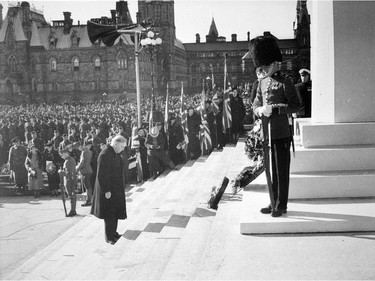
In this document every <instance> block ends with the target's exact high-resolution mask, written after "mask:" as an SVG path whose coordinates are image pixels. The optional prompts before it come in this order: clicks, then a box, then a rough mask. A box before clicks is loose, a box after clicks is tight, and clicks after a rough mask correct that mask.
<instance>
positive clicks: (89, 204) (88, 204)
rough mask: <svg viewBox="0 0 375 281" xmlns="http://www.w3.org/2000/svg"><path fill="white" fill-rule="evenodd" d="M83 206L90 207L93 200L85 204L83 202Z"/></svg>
mask: <svg viewBox="0 0 375 281" xmlns="http://www.w3.org/2000/svg"><path fill="white" fill-rule="evenodd" d="M81 206H82V207H89V206H91V202H85V203H83V204H81Z"/></svg>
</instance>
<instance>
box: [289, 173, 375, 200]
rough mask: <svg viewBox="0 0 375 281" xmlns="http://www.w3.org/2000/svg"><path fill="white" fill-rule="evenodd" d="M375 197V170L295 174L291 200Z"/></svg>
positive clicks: (290, 189)
mask: <svg viewBox="0 0 375 281" xmlns="http://www.w3.org/2000/svg"><path fill="white" fill-rule="evenodd" d="M345 197H346V198H350V197H354V198H358V197H375V170H362V171H343V172H336V171H333V172H319V173H318V172H315V173H295V174H291V175H290V186H289V198H291V199H308V198H345Z"/></svg>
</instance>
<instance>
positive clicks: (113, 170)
mask: <svg viewBox="0 0 375 281" xmlns="http://www.w3.org/2000/svg"><path fill="white" fill-rule="evenodd" d="M125 146H126V139H125V138H124V137H123V136H120V135H118V136H115V137H114V138H113V139H112V141H111V144H110V145H108V146H107V147H106V148H105V149H104V150H103V151H102V152H101V153H100V154H99V157H98V166H97V174H96V181H95V187H94V196H93V200H92V207H91V214H93V215H94V216H96V217H97V218H99V219H104V227H105V239H106V241H107V243H110V244H112V245H113V244H115V243H116V242H117V240H118V239H119V238H120V237H121V236H120V234H118V232H117V225H118V220H119V219H121V220H124V219H126V218H127V214H126V202H125V169H124V159H123V157H122V155H121V152H122V151H123V150H124V148H125Z"/></svg>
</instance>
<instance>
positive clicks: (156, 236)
mask: <svg viewBox="0 0 375 281" xmlns="http://www.w3.org/2000/svg"><path fill="white" fill-rule="evenodd" d="M230 155H231V151H230V150H228V149H227V148H225V149H224V151H223V152H213V153H212V154H211V155H210V156H209V158H208V159H207V160H206V161H205V162H204V163H199V161H200V160H201V158H200V159H199V160H198V161H197V162H198V163H196V165H197V164H198V165H200V166H198V167H197V168H198V169H197V170H195V171H194V172H193V173H192V176H191V177H190V179H188V180H182V181H181V180H180V181H179V182H176V186H175V187H174V189H173V190H172V191H171V192H169V193H168V194H167V197H166V198H164V202H162V204H160V202H159V205H157V204H153V205H152V207H153V208H154V209H156V210H157V211H156V212H155V214H154V215H152V214H151V216H149V221H150V222H151V223H150V224H149V225H148V226H146V228H145V230H148V231H155V232H154V233H148V232H147V231H145V232H142V234H141V235H140V236H139V237H138V238H137V240H136V241H133V243H129V242H128V241H126V240H122V241H119V242H121V243H126V244H127V249H128V250H130V251H131V252H132V249H136V253H135V254H136V255H135V256H134V255H133V256H131V257H128V256H125V257H124V259H121V261H120V262H119V264H118V266H117V267H120V268H122V271H121V270H119V272H117V273H116V272H115V271H111V273H110V275H108V276H107V277H106V278H107V279H122V278H129V279H159V277H160V276H161V274H162V272H163V270H164V268H165V266H166V265H167V262H168V260H169V258H170V256H171V255H172V253H173V252H174V248H175V247H176V246H177V245H178V244H179V240H180V239H181V237H183V236H184V235H185V232H186V231H185V227H188V225H189V224H188V222H189V221H190V220H191V219H192V217H193V216H194V213H195V211H196V209H197V204H198V206H199V202H200V201H199V200H200V198H201V197H202V196H199V195H200V194H201V193H202V192H203V193H205V192H206V195H205V196H204V197H205V198H204V201H203V204H204V205H205V204H206V200H207V197H206V196H208V194H210V190H211V186H207V185H206V184H204V182H203V181H202V179H204V178H205V177H204V176H203V177H202V176H201V175H202V174H204V175H206V173H207V171H206V169H207V167H213V169H215V168H214V167H215V165H216V164H217V163H225V162H226V161H225V158H226V157H230ZM202 160H203V159H202ZM206 178H207V177H206ZM202 184H203V185H202ZM187 186H188V187H189V188H186V187H187ZM197 199H198V201H197ZM155 203H158V201H156V202H155ZM145 220H146V221H147V219H145ZM186 224H187V226H186ZM147 227H149V228H148V229H147ZM153 227H154V229H152V228H153ZM158 228H159V229H158ZM160 229H161V230H160ZM152 238H153V239H152ZM119 242H118V243H119ZM120 245H122V244H120ZM129 247H131V248H129ZM115 256H118V255H115ZM129 263H130V264H132V265H133V266H132V267H131V268H129V267H126V266H125V265H126V264H129ZM124 267H126V268H124Z"/></svg>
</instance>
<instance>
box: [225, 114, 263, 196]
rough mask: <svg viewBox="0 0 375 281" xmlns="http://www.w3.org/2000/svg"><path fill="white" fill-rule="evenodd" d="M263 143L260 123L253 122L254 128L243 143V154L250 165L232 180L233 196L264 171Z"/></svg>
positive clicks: (259, 121) (259, 120) (258, 121)
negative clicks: (247, 158)
mask: <svg viewBox="0 0 375 281" xmlns="http://www.w3.org/2000/svg"><path fill="white" fill-rule="evenodd" d="M263 142H264V138H263V132H262V121H261V119H258V120H256V121H255V122H254V127H253V129H252V130H251V131H250V132H249V133H248V136H247V139H246V142H245V154H246V155H247V157H249V159H250V165H249V166H246V167H245V168H243V170H242V171H241V172H240V173H239V174H238V175H237V177H236V178H235V179H234V184H233V186H232V191H233V194H237V193H238V192H239V191H240V190H241V189H242V188H244V187H245V186H247V185H248V184H249V183H251V182H252V181H253V180H255V179H256V178H257V177H258V176H259V175H260V174H261V173H262V172H263V171H264V150H263Z"/></svg>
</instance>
